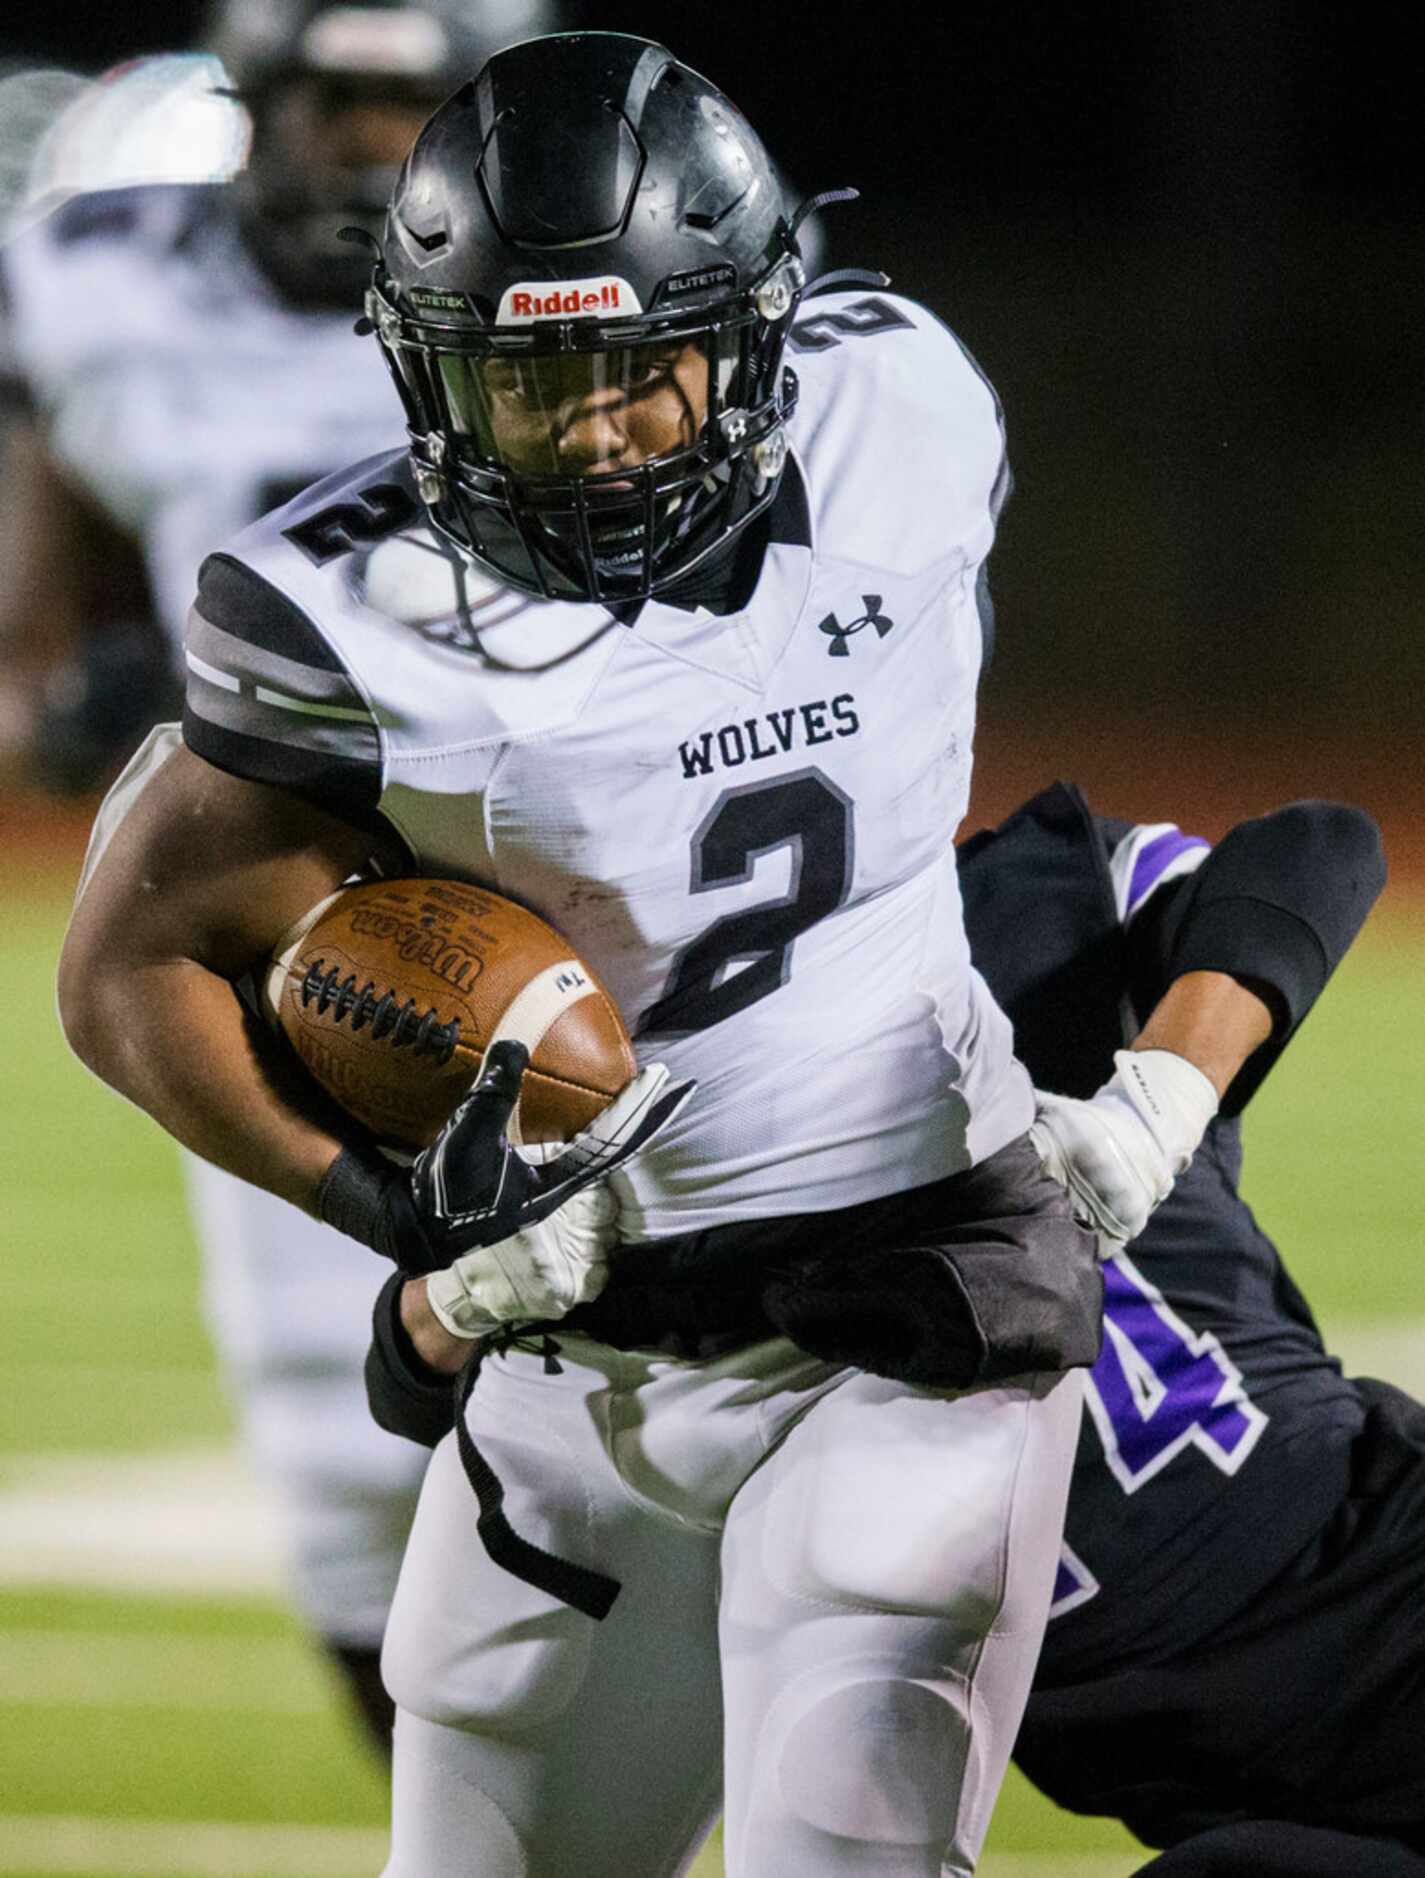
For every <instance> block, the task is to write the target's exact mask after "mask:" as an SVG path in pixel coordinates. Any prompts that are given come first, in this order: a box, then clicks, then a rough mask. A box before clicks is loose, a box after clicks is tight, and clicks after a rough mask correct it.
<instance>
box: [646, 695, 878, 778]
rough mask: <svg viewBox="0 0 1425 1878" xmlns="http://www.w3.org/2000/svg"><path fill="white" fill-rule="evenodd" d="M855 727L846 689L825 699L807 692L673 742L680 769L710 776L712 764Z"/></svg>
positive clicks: (730, 764)
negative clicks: (804, 698)
mask: <svg viewBox="0 0 1425 1878" xmlns="http://www.w3.org/2000/svg"><path fill="white" fill-rule="evenodd" d="M860 728H861V719H860V718H859V717H858V715H857V713H856V700H855V698H854V696H853V695H852V694H851V692H849V691H843V692H841V693H840V694H839V695H838V696H837V697H834V698H832V699H831V700H830V702H829V703H828V701H827V700H826V699H825V698H813V699H812V700H811V702H810V703H808V704H793V705H790V706H788V708H787V709H786V710H783V711H764V712H763V713H762V715H761V716H760V717H744V718H742V719H741V720H740V721H739V722H738V723H735V724H723V725H722V726H721V727H720V728H719V729H717V730H704V731H702V732H700V733H699V735H698V736H696V737H694V738H693V739H692V740H691V741H689V742H687V743H680V744H679V745H678V754H679V756H680V757H681V758H682V760H683V775H684V776H685V777H688V778H691V777H694V776H710V775H711V774H712V772H713V771H714V770H715V769H736V768H737V767H738V765H739V764H741V763H759V762H761V761H762V759H763V758H764V757H769V756H783V755H785V754H786V753H787V752H788V751H789V750H797V749H803V748H805V747H806V746H807V745H809V744H813V743H830V742H831V740H832V738H833V737H854V736H855V735H856V733H857V731H858V730H860Z"/></svg>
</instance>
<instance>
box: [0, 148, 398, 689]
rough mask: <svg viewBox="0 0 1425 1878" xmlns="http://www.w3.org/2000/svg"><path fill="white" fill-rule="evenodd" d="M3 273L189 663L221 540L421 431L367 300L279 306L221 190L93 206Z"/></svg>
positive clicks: (91, 469) (69, 429) (35, 382)
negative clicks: (190, 617)
mask: <svg viewBox="0 0 1425 1878" xmlns="http://www.w3.org/2000/svg"><path fill="white" fill-rule="evenodd" d="M0 268H3V278H4V287H5V294H4V299H5V302H6V318H7V325H8V328H9V330H8V333H7V335H6V352H7V366H8V368H9V369H10V370H11V371H13V372H15V373H16V374H17V375H18V376H19V377H20V378H21V379H22V380H23V382H24V384H25V386H26V389H27V390H28V392H29V395H30V397H31V399H32V400H33V402H34V404H35V405H36V406H37V408H38V411H39V415H40V418H41V421H42V422H43V423H44V425H45V427H46V432H47V435H48V439H49V442H50V447H51V449H52V451H53V453H54V455H55V457H56V459H57V460H58V461H59V462H60V463H62V464H63V465H64V467H65V468H66V469H67V470H68V472H69V473H70V474H71V475H72V476H73V477H74V478H75V479H76V480H77V481H78V482H79V483H80V484H81V485H82V486H83V487H84V488H86V489H87V490H89V491H90V493H91V494H92V495H93V496H94V497H95V499H96V500H97V501H98V503H99V505H100V506H101V508H103V509H104V511H105V512H106V513H107V514H108V515H110V516H111V517H112V518H113V520H114V521H115V522H116V523H117V524H118V526H119V527H120V528H122V529H124V530H125V531H126V532H128V533H131V534H133V535H134V536H135V537H136V538H137V539H138V540H139V541H140V542H141V544H142V547H143V551H144V555H145V559H146V562H147V566H148V573H149V580H150V584H151V587H152V590H153V595H154V603H155V606H156V608H157V611H158V615H159V618H160V620H161V621H162V622H163V624H164V625H165V626H167V628H168V629H169V631H170V633H171V634H172V636H173V642H174V650H175V656H176V655H177V652H178V648H179V645H180V643H181V638H182V632H183V622H184V620H185V618H186V616H187V612H188V608H189V606H190V604H191V603H192V599H193V589H194V586H195V584H196V581H197V575H198V568H199V566H200V565H201V563H202V559H203V556H204V555H205V554H207V553H208V552H209V550H210V549H211V548H213V547H214V546H215V545H216V544H217V543H218V542H220V541H225V540H226V539H227V538H228V537H229V536H231V535H233V534H235V533H236V532H237V531H238V530H239V529H241V528H244V527H246V526H247V524H248V523H249V522H251V521H252V520H253V519H254V518H255V517H256V516H259V515H261V514H263V513H264V512H265V511H266V510H268V509H271V508H273V507H275V506H276V505H277V504H278V503H280V502H283V501H285V500H287V498H288V497H289V496H291V495H292V494H294V493H295V492H296V491H297V490H299V489H302V488H304V487H306V485H307V484H309V483H311V482H312V481H314V480H315V479H316V478H317V477H318V476H322V475H325V474H326V473H327V471H329V470H330V469H331V468H332V466H333V465H334V464H338V463H349V462H351V461H353V460H354V459H355V458H356V457H359V456H366V455H369V454H370V453H371V452H372V451H373V450H379V449H383V448H388V447H390V446H391V445H393V444H396V443H399V442H400V441H401V439H402V438H403V437H404V435H405V419H404V416H403V414H402V411H401V406H400V402H399V400H398V398H397V396H396V393H395V391H394V389H393V387H392V385H391V381H390V377H389V375H388V373H387V371H386V368H385V366H384V365H383V364H382V361H381V359H380V357H379V355H378V352H377V348H376V347H375V346H374V345H372V344H371V342H370V341H369V340H365V339H359V338H357V336H356V334H355V333H354V331H353V330H352V327H353V322H354V320H355V318H356V314H357V311H358V310H359V309H356V308H353V309H352V311H351V312H350V313H336V312H303V311H299V310H297V309H295V308H293V307H290V306H287V305H285V304H284V303H283V302H282V301H281V300H279V299H278V298H277V297H276V296H275V295H274V293H273V292H272V290H271V289H270V288H269V287H268V285H267V283H266V281H265V280H264V279H263V277H262V275H261V274H260V272H259V271H258V269H257V268H256V267H255V266H254V264H253V263H252V261H251V260H250V259H249V257H248V255H247V253H246V251H245V249H244V248H243V245H242V242H241V239H240V237H239V235H238V232H237V229H236V226H235V223H234V219H233V215H232V210H231V198H230V196H228V195H227V194H226V192H225V191H224V190H223V189H222V187H221V186H200V185H193V184H177V183H174V184H161V185H155V186H151V187H144V188H129V189H121V190H106V191H102V192H98V193H93V194H88V195H82V196H76V197H74V198H73V199H71V200H70V201H69V202H67V203H66V204H65V205H64V206H63V207H62V208H60V209H58V210H56V211H55V213H54V214H53V215H50V216H48V217H47V218H46V219H45V220H44V221H42V222H39V223H36V224H34V225H33V226H31V227H29V228H27V229H26V230H25V231H24V232H23V233H22V234H21V235H20V236H18V237H17V238H16V239H15V240H14V241H13V242H11V243H10V244H9V245H8V246H7V247H6V248H5V250H4V253H3V256H0Z"/></svg>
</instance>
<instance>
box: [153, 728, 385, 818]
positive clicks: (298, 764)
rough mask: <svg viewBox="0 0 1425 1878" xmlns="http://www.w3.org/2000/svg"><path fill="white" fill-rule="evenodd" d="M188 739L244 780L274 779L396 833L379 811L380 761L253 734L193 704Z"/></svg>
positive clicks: (322, 805)
mask: <svg viewBox="0 0 1425 1878" xmlns="http://www.w3.org/2000/svg"><path fill="white" fill-rule="evenodd" d="M183 741H184V743H186V744H187V746H188V748H189V749H190V750H191V751H192V752H193V754H194V755H195V756H201V757H202V758H203V760H204V762H205V763H211V764H212V765H213V767H214V769H221V770H226V771H227V773H228V774H229V775H230V776H240V777H241V778H242V779H243V780H244V781H245V782H258V783H270V784H271V785H272V786H273V787H274V788H277V789H285V790H286V791H287V793H288V795H294V796H300V797H301V798H302V800H303V801H304V802H310V803H311V804H312V805H313V806H314V807H315V808H319V809H324V810H325V811H326V813H327V814H328V815H335V816H336V817H337V818H338V820H340V821H343V822H349V823H351V824H352V826H354V827H356V828H370V829H382V830H384V831H385V832H386V833H387V834H389V833H390V832H391V829H390V825H389V823H387V822H386V820H385V818H384V817H383V816H382V815H381V814H380V812H379V807H380V801H381V770H380V766H379V765H373V764H371V763H362V762H353V761H352V760H351V759H350V758H348V757H343V756H338V755H336V754H334V753H332V752H330V751H316V750H305V749H302V748H301V747H300V746H297V745H293V744H289V743H282V742H277V741H274V740H273V739H271V738H268V737H249V736H245V735H244V734H243V733H242V732H241V731H236V730H230V729H225V728H224V727H223V726H222V725H220V724H215V723H213V722H212V720H211V719H209V718H206V717H201V716H199V715H198V713H197V712H196V711H194V710H193V708H192V706H191V704H190V705H185V706H184V709H183Z"/></svg>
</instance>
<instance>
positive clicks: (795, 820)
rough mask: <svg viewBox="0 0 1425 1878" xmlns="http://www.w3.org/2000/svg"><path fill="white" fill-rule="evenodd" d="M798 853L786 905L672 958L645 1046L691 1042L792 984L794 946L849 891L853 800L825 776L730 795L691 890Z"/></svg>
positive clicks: (751, 911)
mask: <svg viewBox="0 0 1425 1878" xmlns="http://www.w3.org/2000/svg"><path fill="white" fill-rule="evenodd" d="M783 848H785V849H788V850H789V851H790V854H791V864H792V878H791V882H790V885H789V887H788V890H787V892H786V893H785V894H784V895H783V896H782V897H781V898H779V899H776V900H768V901H765V902H764V903H763V904H762V905H760V906H752V907H745V908H744V909H743V910H742V911H741V912H738V913H725V914H724V915H723V916H722V918H721V919H716V920H714V921H713V923H712V925H711V926H709V927H708V928H707V929H706V930H705V931H704V932H702V933H700V934H699V936H698V937H697V938H696V939H694V940H692V941H691V942H690V943H689V944H688V945H686V946H684V948H683V950H682V951H681V952H680V953H679V954H678V956H677V958H676V959H675V960H674V961H673V969H672V971H671V972H670V973H669V975H668V982H667V984H666V985H665V986H664V989H663V995H662V996H661V997H660V998H659V999H658V1001H657V1002H656V1003H655V1004H654V1005H652V1006H651V1008H650V1009H649V1010H647V1011H645V1012H644V1015H643V1019H642V1021H641V1022H640V1024H639V1026H638V1030H637V1036H638V1038H639V1040H640V1041H642V1040H643V1039H644V1038H647V1037H655V1036H687V1035H688V1034H689V1033H691V1032H692V1031H695V1030H706V1029H707V1028H708V1027H709V1025H711V1024H720V1023H721V1022H722V1020H723V1019H724V1018H725V1017H731V1016H732V1015H733V1014H734V1013H735V1012H737V1011H745V1010H746V1009H747V1007H748V1006H749V1005H751V1004H756V1003H758V1002H759V1001H760V1000H761V999H762V998H765V997H768V996H770V994H771V993H772V992H774V991H776V990H777V988H778V987H779V986H780V985H783V984H785V983H786V980H787V974H788V972H789V971H790V970H791V957H792V944H793V941H794V940H795V939H796V938H797V937H798V935H799V934H801V933H804V932H805V931H806V930H807V928H808V927H810V926H814V925H815V924H816V922H817V921H818V920H819V919H825V917H826V915H827V914H828V913H831V912H834V911H835V909H836V908H837V907H838V906H840V904H841V902H842V901H843V900H844V899H845V898H846V894H847V891H848V889H849V888H850V885H851V868H852V860H853V843H852V810H851V803H850V801H849V800H848V799H847V797H845V796H844V795H843V794H842V793H841V791H840V790H839V789H838V788H837V787H836V785H835V783H833V782H830V781H828V779H827V778H826V777H825V776H823V775H822V773H821V771H820V770H818V769H805V770H799V771H798V772H797V773H796V774H795V775H792V776H779V777H777V778H776V779H775V780H772V781H769V782H760V783H745V784H742V785H740V786H739V787H737V788H733V789H725V790H724V791H723V792H722V794H721V795H720V796H719V797H718V799H717V801H716V802H715V803H714V804H713V807H712V810H711V812H710V813H709V814H708V816H707V817H706V818H705V820H704V821H703V823H702V825H701V826H700V827H699V828H698V830H697V831H696V833H695V834H694V836H693V859H692V882H691V886H692V891H693V892H694V893H710V892H712V891H713V890H714V889H715V888H718V887H731V886H736V885H738V884H740V883H742V882H744V881H748V880H751V879H752V876H753V870H754V868H755V867H756V864H757V862H758V861H760V860H762V859H764V858H765V857H766V856H768V855H771V854H775V853H776V852H777V851H778V850H779V849H783Z"/></svg>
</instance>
